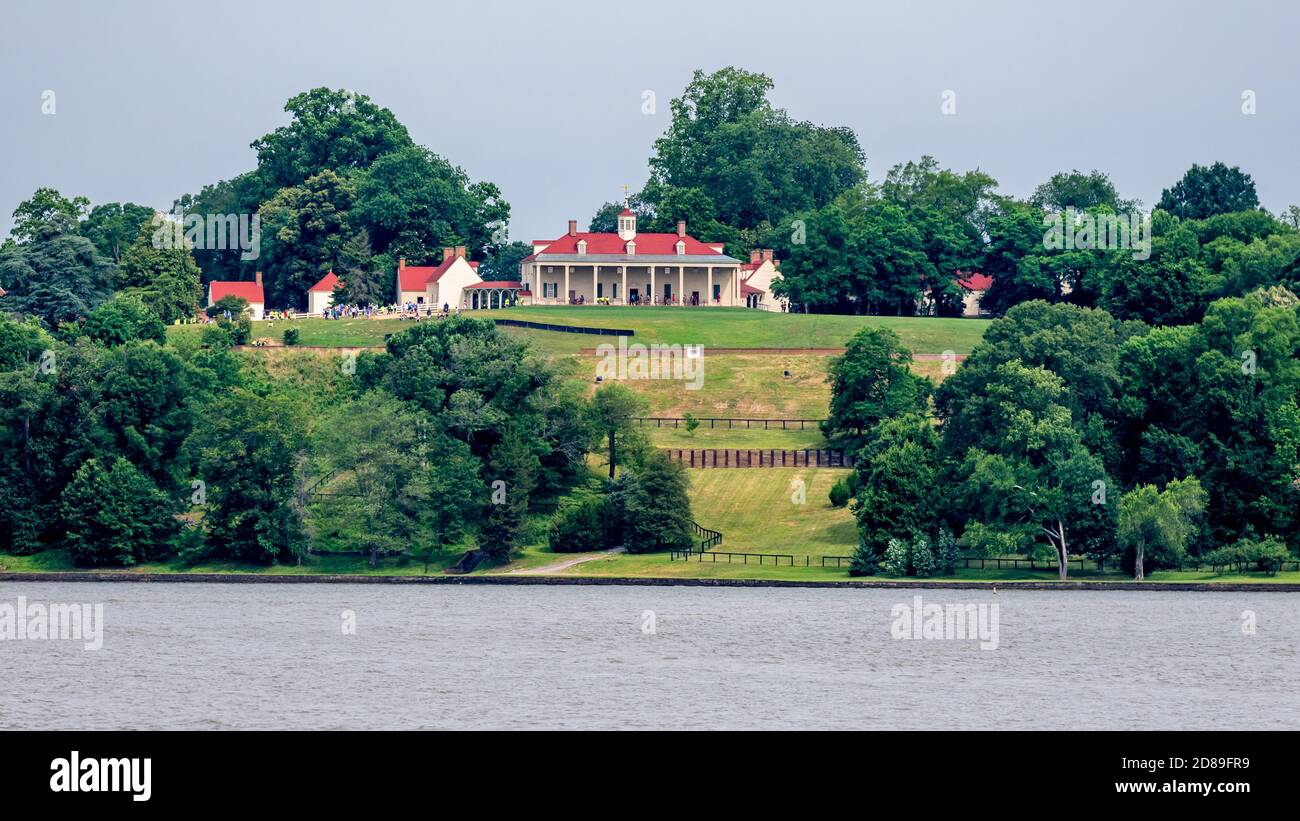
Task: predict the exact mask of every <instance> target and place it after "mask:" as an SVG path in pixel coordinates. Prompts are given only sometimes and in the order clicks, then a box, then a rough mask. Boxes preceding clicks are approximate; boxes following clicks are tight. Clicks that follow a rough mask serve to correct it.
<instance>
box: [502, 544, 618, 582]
mask: <svg viewBox="0 0 1300 821" xmlns="http://www.w3.org/2000/svg"><path fill="white" fill-rule="evenodd" d="M623 552H624V550H623V548H621V547H616V548H614V549H613V550H601V551H600V552H598V553H586V554H584V555H582V556H578V557H577V558H574V559H565V560H564V561H562V562H556V563H555V564H548V565H543V566H542V567H530V568H528V569H527V570H511V571H509V572H508V573H506V574H505V575H507V576H549V575H551V574H553V573H560V572H562V571H564V570H568V569H569V568H570V567H573V566H574V565H579V564H582V563H583V562H590V561H593V560H595V559H603V558H605V557H606V556H613V555H614V554H615V553H623Z"/></svg>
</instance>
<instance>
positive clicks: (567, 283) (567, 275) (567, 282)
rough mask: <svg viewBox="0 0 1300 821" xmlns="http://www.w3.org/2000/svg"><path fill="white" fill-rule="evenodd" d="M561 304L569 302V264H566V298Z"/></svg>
mask: <svg viewBox="0 0 1300 821" xmlns="http://www.w3.org/2000/svg"><path fill="white" fill-rule="evenodd" d="M560 304H561V305H568V304H569V266H568V265H565V266H564V299H563V301H562V302H561V303H560Z"/></svg>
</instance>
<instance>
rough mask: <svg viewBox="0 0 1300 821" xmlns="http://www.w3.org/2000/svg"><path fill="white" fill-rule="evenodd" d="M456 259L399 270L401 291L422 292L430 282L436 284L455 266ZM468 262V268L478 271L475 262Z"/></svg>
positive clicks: (410, 266)
mask: <svg viewBox="0 0 1300 821" xmlns="http://www.w3.org/2000/svg"><path fill="white" fill-rule="evenodd" d="M457 259H458V258H457V257H450V258H448V259H444V260H443V261H442V264H441V265H436V266H435V265H418V266H417V265H407V266H406V267H405V268H402V269H400V270H399V272H398V273H399V274H400V277H399V278H400V279H401V290H403V291H423V290H424V286H426V285H428V284H429V283H430V282H437V281H438V280H439V279H440V278H442V275H443V274H445V273H447V269H449V268H451V266H452V265H453V264H455V262H456V260H457ZM465 261H466V262H469V267H471V268H473V269H474V270H476V271H477V270H478V263H477V262H470V261H469V260H465Z"/></svg>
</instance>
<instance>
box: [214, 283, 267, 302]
mask: <svg viewBox="0 0 1300 821" xmlns="http://www.w3.org/2000/svg"><path fill="white" fill-rule="evenodd" d="M208 288H209V290H208V296H209V297H210V298H211V299H212V301H213V302H220V301H221V299H222V298H223V297H228V296H236V297H239V298H240V299H242V300H244V301H245V302H247V303H249V304H250V305H252V304H256V303H262V304H263V305H265V304H266V296H265V295H264V294H263V291H262V286H261V285H259V284H258V283H256V282H222V281H220V280H213V281H212V282H209V283H208Z"/></svg>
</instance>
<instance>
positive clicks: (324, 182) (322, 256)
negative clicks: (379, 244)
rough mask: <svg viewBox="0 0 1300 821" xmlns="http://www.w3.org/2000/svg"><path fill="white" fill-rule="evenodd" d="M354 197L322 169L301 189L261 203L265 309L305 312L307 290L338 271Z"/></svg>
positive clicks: (343, 182)
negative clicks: (328, 273) (329, 271)
mask: <svg viewBox="0 0 1300 821" xmlns="http://www.w3.org/2000/svg"><path fill="white" fill-rule="evenodd" d="M355 197H356V188H355V187H354V186H353V184H352V182H351V181H350V180H349V179H347V178H346V177H341V176H339V175H338V174H336V173H335V172H334V171H331V170H325V171H322V172H321V173H319V174H317V175H315V176H312V177H309V178H308V179H306V180H305V181H303V183H302V184H301V185H296V186H292V187H289V188H282V189H280V190H279V191H278V192H277V193H276V194H275V196H273V197H272V198H271V199H269V200H267V201H266V202H265V203H263V204H262V207H261V210H260V212H259V213H260V214H261V215H262V232H263V237H264V241H263V245H264V246H265V247H264V250H263V261H262V270H263V271H264V272H265V276H266V279H265V282H266V286H267V291H268V293H267V300H268V303H269V304H272V305H278V306H282V307H290V308H296V307H298V306H303V307H305V306H306V304H307V289H308V288H310V287H311V286H312V285H314V284H315V283H316V281H317V280H319V279H320V278H321V274H322V273H323V272H324V271H325V270H326V269H327V268H337V269H340V270H341V269H342V268H343V254H342V251H343V246H344V245H345V244H346V243H347V242H348V240H349V238H350V237H351V236H352V234H353V232H352V230H351V227H350V224H349V216H348V215H349V212H350V211H351V209H352V205H353V201H354V199H355Z"/></svg>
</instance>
